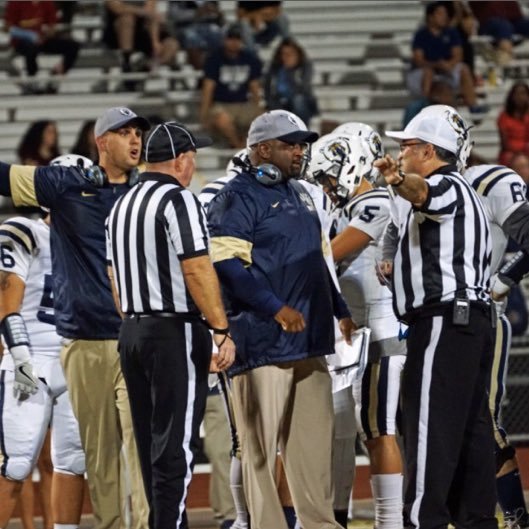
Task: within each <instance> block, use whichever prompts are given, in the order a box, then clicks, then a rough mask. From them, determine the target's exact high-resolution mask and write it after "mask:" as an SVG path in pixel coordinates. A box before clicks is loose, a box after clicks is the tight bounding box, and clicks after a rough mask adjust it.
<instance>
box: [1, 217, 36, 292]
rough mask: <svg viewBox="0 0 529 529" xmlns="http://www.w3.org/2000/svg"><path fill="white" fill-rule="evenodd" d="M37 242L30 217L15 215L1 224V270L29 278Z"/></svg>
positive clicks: (23, 279)
mask: <svg viewBox="0 0 529 529" xmlns="http://www.w3.org/2000/svg"><path fill="white" fill-rule="evenodd" d="M36 249H37V242H36V240H35V236H34V234H33V231H32V230H31V227H30V223H29V221H28V219H26V218H23V217H15V218H12V219H9V220H8V221H6V222H4V223H3V224H2V225H1V226H0V270H2V271H3V272H10V273H12V274H16V275H17V276H19V277H20V279H22V281H24V283H25V282H26V280H27V277H28V272H29V267H30V264H31V261H32V259H33V255H34V253H35V251H36Z"/></svg>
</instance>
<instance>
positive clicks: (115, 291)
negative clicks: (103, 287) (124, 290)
mask: <svg viewBox="0 0 529 529" xmlns="http://www.w3.org/2000/svg"><path fill="white" fill-rule="evenodd" d="M107 274H108V279H109V280H110V288H111V290H112V299H113V300H114V304H115V305H116V309H117V311H118V314H119V315H120V317H121V319H123V318H124V315H123V312H122V311H121V303H120V302H119V294H118V289H117V287H116V279H115V277H114V268H112V266H107Z"/></svg>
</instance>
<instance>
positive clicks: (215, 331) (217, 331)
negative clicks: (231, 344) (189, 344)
mask: <svg viewBox="0 0 529 529" xmlns="http://www.w3.org/2000/svg"><path fill="white" fill-rule="evenodd" d="M209 328H210V329H211V330H212V331H213V334H220V335H221V336H227V335H228V334H230V328H229V327H226V328H225V329H217V328H215V327H211V325H210V326H209Z"/></svg>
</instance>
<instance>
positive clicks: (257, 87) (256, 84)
mask: <svg viewBox="0 0 529 529" xmlns="http://www.w3.org/2000/svg"><path fill="white" fill-rule="evenodd" d="M248 90H249V92H250V101H252V102H253V103H255V104H256V105H258V104H259V103H260V102H261V83H260V81H259V79H252V80H251V81H250V83H249V84H248Z"/></svg>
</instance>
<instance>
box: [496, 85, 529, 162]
mask: <svg viewBox="0 0 529 529" xmlns="http://www.w3.org/2000/svg"><path fill="white" fill-rule="evenodd" d="M497 123H498V132H499V134H500V143H501V147H500V149H501V150H500V154H499V158H498V159H499V162H500V163H501V164H503V165H509V161H510V158H511V157H512V155H513V153H515V152H524V153H526V154H529V85H528V84H527V83H525V82H523V81H519V82H517V83H514V84H513V85H512V87H511V89H510V90H509V93H508V94H507V98H506V99H505V107H504V109H503V111H502V112H501V113H500V115H499V116H498V122H497Z"/></svg>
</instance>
